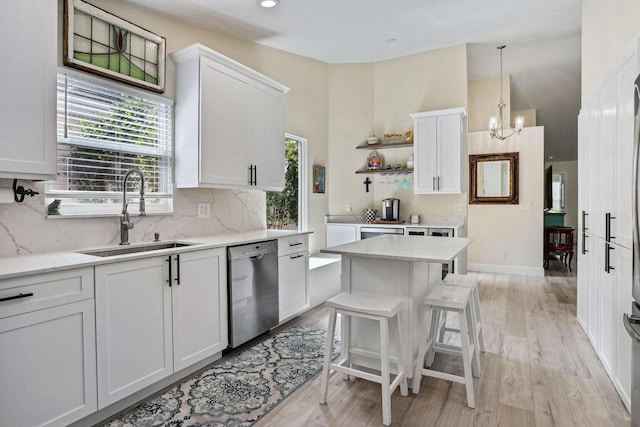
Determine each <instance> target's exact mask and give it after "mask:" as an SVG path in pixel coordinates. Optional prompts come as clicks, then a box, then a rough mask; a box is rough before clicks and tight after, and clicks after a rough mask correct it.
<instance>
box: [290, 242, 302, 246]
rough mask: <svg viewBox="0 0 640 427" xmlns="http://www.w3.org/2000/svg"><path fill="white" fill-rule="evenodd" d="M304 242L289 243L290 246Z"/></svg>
mask: <svg viewBox="0 0 640 427" xmlns="http://www.w3.org/2000/svg"><path fill="white" fill-rule="evenodd" d="M302 243H303V242H298V243H289V246H300V245H302Z"/></svg>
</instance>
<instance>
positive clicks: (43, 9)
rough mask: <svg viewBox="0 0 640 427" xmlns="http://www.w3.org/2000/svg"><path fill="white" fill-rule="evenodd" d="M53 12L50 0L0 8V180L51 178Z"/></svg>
mask: <svg viewBox="0 0 640 427" xmlns="http://www.w3.org/2000/svg"><path fill="white" fill-rule="evenodd" d="M56 16H58V2H54V1H48V2H42V1H38V0H25V1H19V2H2V5H1V6H0V38H1V39H2V40H4V41H5V42H4V43H3V48H2V63H3V64H4V66H2V67H0V81H2V82H3V85H2V97H3V99H4V102H2V103H0V128H1V129H2V137H1V140H0V178H22V179H52V178H55V174H56V67H57V53H58V49H57V41H58V31H57V27H58V25H57V23H58V20H57V19H56ZM18 100H19V107H18V106H17V105H18V104H17V102H18Z"/></svg>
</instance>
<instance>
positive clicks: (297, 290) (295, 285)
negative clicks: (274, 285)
mask: <svg viewBox="0 0 640 427" xmlns="http://www.w3.org/2000/svg"><path fill="white" fill-rule="evenodd" d="M308 271H309V252H307V251H302V252H295V253H292V254H289V255H284V256H280V257H278V295H279V296H278V304H279V307H280V322H282V321H284V320H287V319H289V318H291V317H293V316H295V315H297V314H299V313H300V312H301V311H302V310H305V309H307V308H309V286H308V282H309V280H308V276H307V272H308Z"/></svg>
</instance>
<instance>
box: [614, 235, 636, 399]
mask: <svg viewBox="0 0 640 427" xmlns="http://www.w3.org/2000/svg"><path fill="white" fill-rule="evenodd" d="M611 265H612V266H613V267H614V268H615V270H614V273H615V300H614V304H615V310H614V326H615V328H614V331H615V364H614V374H613V384H614V385H615V387H616V389H617V390H618V393H620V396H622V401H623V402H624V403H625V405H627V408H629V405H630V402H631V378H632V373H631V344H632V342H631V337H630V336H629V334H628V333H627V331H626V329H625V327H624V324H623V323H622V314H623V313H630V312H631V302H632V301H633V297H632V296H631V284H632V281H633V251H632V250H631V249H627V248H625V247H622V246H619V247H617V248H616V252H615V257H613V256H612V260H611Z"/></svg>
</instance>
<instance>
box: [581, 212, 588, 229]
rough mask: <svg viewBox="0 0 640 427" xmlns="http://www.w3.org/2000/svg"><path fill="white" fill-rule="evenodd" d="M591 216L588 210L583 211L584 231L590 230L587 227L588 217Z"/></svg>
mask: <svg viewBox="0 0 640 427" xmlns="http://www.w3.org/2000/svg"><path fill="white" fill-rule="evenodd" d="M588 216H589V214H588V213H587V212H586V211H582V229H583V230H584V231H587V230H589V228H588V227H587V217H588Z"/></svg>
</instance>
